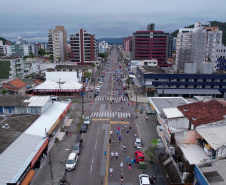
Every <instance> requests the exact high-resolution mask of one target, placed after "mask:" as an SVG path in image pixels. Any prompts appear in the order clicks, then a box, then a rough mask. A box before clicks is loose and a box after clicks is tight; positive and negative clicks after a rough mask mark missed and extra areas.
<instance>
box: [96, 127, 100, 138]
mask: <svg viewBox="0 0 226 185" xmlns="http://www.w3.org/2000/svg"><path fill="white" fill-rule="evenodd" d="M99 128H100V127H98V130H97V136H98V134H99Z"/></svg>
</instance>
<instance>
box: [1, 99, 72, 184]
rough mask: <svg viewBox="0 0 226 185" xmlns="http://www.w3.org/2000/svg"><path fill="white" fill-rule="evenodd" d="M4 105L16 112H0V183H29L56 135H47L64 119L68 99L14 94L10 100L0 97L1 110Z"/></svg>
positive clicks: (66, 114) (68, 104)
mask: <svg viewBox="0 0 226 185" xmlns="http://www.w3.org/2000/svg"><path fill="white" fill-rule="evenodd" d="M4 98H5V99H4ZM7 104H8V105H9V106H11V107H10V108H11V109H14V110H15V112H16V110H18V111H19V114H8V115H2V116H1V115H0V117H1V120H2V123H1V124H2V126H1V129H0V142H1V145H0V154H1V155H0V166H1V167H2V166H4V168H1V169H0V184H13V185H16V184H29V183H30V181H31V179H32V177H33V176H34V173H35V172H34V170H35V169H37V168H40V166H41V161H42V158H43V155H46V154H47V151H48V150H50V149H51V147H52V146H53V143H54V140H55V138H56V137H58V136H56V135H55V136H53V137H49V136H50V135H51V133H52V132H53V131H55V132H57V130H58V129H59V128H60V127H61V126H64V124H65V123H66V122H67V120H68V117H69V115H70V114H69V113H68V112H69V111H68V110H69V108H70V106H71V102H69V101H68V102H52V100H51V98H50V96H47V97H26V98H24V96H22V98H20V96H18V97H15V98H13V99H12V100H10V98H8V97H1V101H0V107H4V110H5V107H7ZM35 107H37V108H35ZM31 110H33V111H35V112H32V111H31ZM26 111H29V112H30V113H29V114H28V113H25V112H26ZM39 111H40V112H39ZM40 114H41V115H40ZM60 134H61V133H60ZM62 134H64V132H62Z"/></svg>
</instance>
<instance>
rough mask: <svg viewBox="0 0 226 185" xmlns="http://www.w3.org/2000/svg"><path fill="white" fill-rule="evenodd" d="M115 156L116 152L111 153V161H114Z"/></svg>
mask: <svg viewBox="0 0 226 185" xmlns="http://www.w3.org/2000/svg"><path fill="white" fill-rule="evenodd" d="M114 155H115V153H114V152H111V160H113V159H114Z"/></svg>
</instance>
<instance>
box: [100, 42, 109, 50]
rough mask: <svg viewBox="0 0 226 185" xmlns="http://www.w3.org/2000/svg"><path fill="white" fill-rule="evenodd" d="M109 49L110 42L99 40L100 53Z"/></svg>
mask: <svg viewBox="0 0 226 185" xmlns="http://www.w3.org/2000/svg"><path fill="white" fill-rule="evenodd" d="M107 49H108V43H107V42H106V41H102V42H99V53H106V52H107Z"/></svg>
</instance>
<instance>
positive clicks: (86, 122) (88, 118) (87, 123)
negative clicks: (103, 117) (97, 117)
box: [83, 116, 91, 126]
mask: <svg viewBox="0 0 226 185" xmlns="http://www.w3.org/2000/svg"><path fill="white" fill-rule="evenodd" d="M90 123H91V117H90V116H86V117H85V119H84V122H83V124H86V125H88V126H89V125H90Z"/></svg>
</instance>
